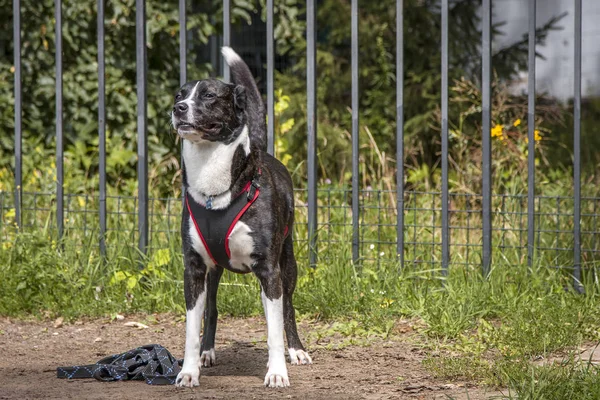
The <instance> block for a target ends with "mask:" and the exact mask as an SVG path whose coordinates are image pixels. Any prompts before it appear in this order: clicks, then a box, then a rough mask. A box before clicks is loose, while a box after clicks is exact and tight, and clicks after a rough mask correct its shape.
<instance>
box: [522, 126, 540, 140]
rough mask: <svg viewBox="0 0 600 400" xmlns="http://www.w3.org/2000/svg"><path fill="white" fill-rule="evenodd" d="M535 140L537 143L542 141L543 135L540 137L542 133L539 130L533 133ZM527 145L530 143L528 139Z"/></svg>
mask: <svg viewBox="0 0 600 400" xmlns="http://www.w3.org/2000/svg"><path fill="white" fill-rule="evenodd" d="M533 140H534V141H536V142H539V141H540V140H542V135H540V131H539V130H538V129H536V130H534V131H533ZM525 143H529V138H528V137H526V138H525Z"/></svg>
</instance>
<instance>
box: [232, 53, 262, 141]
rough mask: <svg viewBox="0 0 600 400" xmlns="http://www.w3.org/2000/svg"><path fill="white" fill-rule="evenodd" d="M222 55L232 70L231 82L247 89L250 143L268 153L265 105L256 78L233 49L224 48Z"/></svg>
mask: <svg viewBox="0 0 600 400" xmlns="http://www.w3.org/2000/svg"><path fill="white" fill-rule="evenodd" d="M221 53H222V54H223V57H224V58H225V62H226V63H227V65H229V68H230V70H231V78H232V79H231V80H232V82H233V83H235V84H236V85H241V86H243V87H244V88H246V98H247V100H248V101H247V104H246V114H247V117H248V129H249V131H250V142H251V144H252V146H254V147H255V148H258V149H260V150H263V151H267V124H266V118H265V105H264V103H263V100H262V97H261V96H260V92H259V91H258V87H257V86H256V82H255V81H254V77H253V76H252V73H251V72H250V68H248V65H246V63H245V62H244V60H242V58H241V57H240V56H239V55H238V53H236V52H235V51H233V49H232V48H231V47H228V46H224V47H223V48H222V49H221Z"/></svg>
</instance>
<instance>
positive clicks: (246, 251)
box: [189, 217, 254, 273]
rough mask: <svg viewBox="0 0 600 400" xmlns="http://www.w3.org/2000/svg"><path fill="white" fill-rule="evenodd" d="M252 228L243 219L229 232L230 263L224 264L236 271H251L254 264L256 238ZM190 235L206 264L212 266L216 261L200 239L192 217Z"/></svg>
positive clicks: (195, 248)
mask: <svg viewBox="0 0 600 400" xmlns="http://www.w3.org/2000/svg"><path fill="white" fill-rule="evenodd" d="M250 233H252V230H251V229H250V227H249V226H248V225H246V224H245V223H243V222H242V221H238V222H237V223H236V224H235V226H234V227H233V229H232V231H231V233H230V234H229V241H228V245H229V251H230V258H229V265H228V266H225V265H224V266H223V267H226V268H227V269H230V270H232V271H235V272H243V273H246V272H250V271H251V266H252V264H253V262H254V261H253V260H252V252H253V250H254V240H253V239H252V236H251V235H250ZM189 235H190V239H191V242H192V247H193V249H194V250H196V252H198V254H200V256H202V259H203V260H204V262H205V263H206V266H207V267H209V268H212V267H214V266H215V263H214V262H213V261H212V259H211V258H210V256H209V255H208V251H207V250H206V246H204V243H203V242H202V240H201V239H200V235H199V234H198V231H197V230H196V227H195V226H194V222H193V221H192V218H191V217H190V219H189Z"/></svg>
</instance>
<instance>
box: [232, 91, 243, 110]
mask: <svg viewBox="0 0 600 400" xmlns="http://www.w3.org/2000/svg"><path fill="white" fill-rule="evenodd" d="M233 103H234V104H235V108H236V111H238V110H239V111H242V112H243V111H245V110H246V88H245V87H243V86H241V85H236V86H235V88H234V89H233Z"/></svg>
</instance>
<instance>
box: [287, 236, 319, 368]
mask: <svg viewBox="0 0 600 400" xmlns="http://www.w3.org/2000/svg"><path fill="white" fill-rule="evenodd" d="M279 265H280V266H281V274H282V278H283V324H284V326H285V336H286V337H287V342H288V353H289V355H290V363H292V365H301V364H312V359H311V358H310V355H309V354H308V353H307V352H306V350H305V349H304V346H302V342H301V341H300V337H299V336H298V329H297V327H296V311H295V310H294V305H293V303H292V296H293V295H294V289H296V280H297V278H298V267H297V265H296V258H295V257H294V245H293V243H292V236H291V235H289V236H288V237H287V238H286V239H285V241H284V242H283V249H282V252H281V258H280V260H279Z"/></svg>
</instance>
